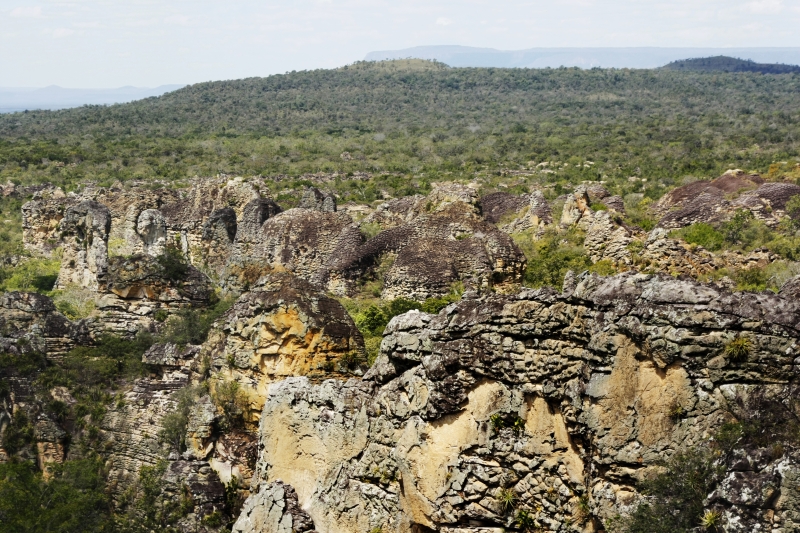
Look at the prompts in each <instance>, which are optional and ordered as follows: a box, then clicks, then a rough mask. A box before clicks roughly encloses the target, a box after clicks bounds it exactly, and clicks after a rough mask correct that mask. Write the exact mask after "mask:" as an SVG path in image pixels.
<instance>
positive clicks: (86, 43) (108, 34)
mask: <svg viewBox="0 0 800 533" xmlns="http://www.w3.org/2000/svg"><path fill="white" fill-rule="evenodd" d="M798 28H800V0H669V1H663V0H638V1H636V0H546V1H538V0H537V1H530V0H529V1H503V0H462V1H454V0H391V1H389V0H293V1H282V0H260V1H255V0H228V1H225V2H223V1H217V0H0V86H5V87H9V86H17V87H22V86H33V87H41V86H45V85H50V84H57V85H62V86H65V87H117V86H122V85H137V86H156V85H161V84H167V83H192V82H197V81H205V80H218V79H230V78H242V77H248V76H265V75H268V74H273V73H279V72H286V71H289V70H302V69H312V68H328V67H336V66H340V65H344V64H347V63H351V62H353V61H356V60H359V59H362V58H363V57H364V56H365V55H366V53H367V52H370V51H373V50H386V49H398V48H406V47H411V46H418V45H430V44H460V45H466V46H482V47H491V48H499V49H506V50H509V49H524V48H532V47H542V46H713V47H754V46H800V32H799V31H798Z"/></svg>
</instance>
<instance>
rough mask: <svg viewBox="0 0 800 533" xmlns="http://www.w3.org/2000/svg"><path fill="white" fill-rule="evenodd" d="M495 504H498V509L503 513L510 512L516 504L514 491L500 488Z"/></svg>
mask: <svg viewBox="0 0 800 533" xmlns="http://www.w3.org/2000/svg"><path fill="white" fill-rule="evenodd" d="M495 499H496V500H497V503H499V504H500V508H501V509H502V510H503V512H504V513H508V512H510V511H511V510H512V509H514V506H515V505H516V504H517V499H518V498H517V493H516V491H514V489H511V488H501V489H499V490H498V491H497V496H496V497H495Z"/></svg>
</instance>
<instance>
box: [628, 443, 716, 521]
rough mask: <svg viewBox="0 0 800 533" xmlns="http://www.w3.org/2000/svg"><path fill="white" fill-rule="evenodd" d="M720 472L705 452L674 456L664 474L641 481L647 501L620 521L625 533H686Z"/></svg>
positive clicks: (696, 518)
mask: <svg viewBox="0 0 800 533" xmlns="http://www.w3.org/2000/svg"><path fill="white" fill-rule="evenodd" d="M721 473H722V469H721V468H720V467H719V466H717V465H716V463H715V462H714V457H713V455H712V454H710V453H709V452H706V451H691V452H687V453H682V454H676V455H675V456H673V457H672V459H670V460H669V461H668V462H667V463H666V465H665V471H664V472H662V473H661V474H658V475H656V476H655V477H653V478H651V479H649V480H646V481H644V482H643V483H642V484H641V486H640V487H639V489H640V490H641V492H642V493H643V494H644V495H645V496H646V497H647V498H646V499H645V500H644V501H643V502H642V503H640V504H639V506H638V507H637V508H636V509H635V510H634V511H633V513H631V515H630V516H629V517H627V518H626V519H624V520H623V527H622V529H623V531H624V532H625V533H688V532H690V531H694V528H696V527H697V525H698V524H699V523H700V519H701V518H702V515H703V501H704V500H705V498H706V496H708V494H709V493H711V491H712V490H713V488H714V487H715V486H716V484H717V483H718V482H719V479H720V476H721Z"/></svg>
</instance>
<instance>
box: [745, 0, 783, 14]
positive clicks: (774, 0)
mask: <svg viewBox="0 0 800 533" xmlns="http://www.w3.org/2000/svg"><path fill="white" fill-rule="evenodd" d="M745 8H746V9H747V11H749V12H751V13H756V14H759V15H775V14H778V13H780V12H781V11H783V0H756V1H754V2H748V3H747V4H745Z"/></svg>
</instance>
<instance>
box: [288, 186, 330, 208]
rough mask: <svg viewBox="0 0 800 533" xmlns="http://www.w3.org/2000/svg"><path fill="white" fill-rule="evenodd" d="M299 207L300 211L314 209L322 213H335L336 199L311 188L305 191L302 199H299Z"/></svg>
mask: <svg viewBox="0 0 800 533" xmlns="http://www.w3.org/2000/svg"><path fill="white" fill-rule="evenodd" d="M297 207H300V208H302V209H314V210H316V211H322V212H324V213H335V212H336V197H334V196H333V195H332V194H330V193H324V192H322V191H320V190H319V189H315V188H314V187H311V188H309V189H306V191H305V192H304V193H303V197H302V198H301V199H300V205H298V206H297Z"/></svg>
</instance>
